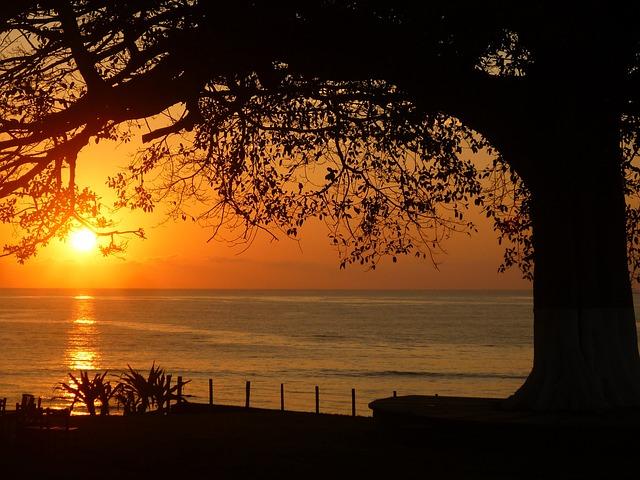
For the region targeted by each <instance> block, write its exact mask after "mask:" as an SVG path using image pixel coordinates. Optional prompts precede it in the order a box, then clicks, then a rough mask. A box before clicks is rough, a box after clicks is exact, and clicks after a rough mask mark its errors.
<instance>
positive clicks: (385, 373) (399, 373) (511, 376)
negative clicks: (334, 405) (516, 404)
mask: <svg viewBox="0 0 640 480" xmlns="http://www.w3.org/2000/svg"><path fill="white" fill-rule="evenodd" d="M320 371H321V372H322V373H323V374H324V375H335V376H341V377H426V378H498V379H503V380H524V379H525V378H527V376H526V375H524V374H518V373H499V372H424V371H423V372H420V371H411V370H379V371H355V370H331V369H322V370H320Z"/></svg>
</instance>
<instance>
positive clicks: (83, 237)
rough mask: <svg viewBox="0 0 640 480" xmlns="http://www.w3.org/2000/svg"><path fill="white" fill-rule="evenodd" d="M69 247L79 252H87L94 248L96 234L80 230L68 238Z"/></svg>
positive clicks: (85, 229) (86, 229) (87, 230)
mask: <svg viewBox="0 0 640 480" xmlns="http://www.w3.org/2000/svg"><path fill="white" fill-rule="evenodd" d="M69 240H70V242H71V247H73V249H74V250H77V251H79V252H88V251H89V250H93V249H94V248H95V247H96V243H97V241H96V234H95V233H93V232H92V231H91V230H89V229H88V228H81V229H80V230H76V231H75V232H72V233H71V235H70V236H69Z"/></svg>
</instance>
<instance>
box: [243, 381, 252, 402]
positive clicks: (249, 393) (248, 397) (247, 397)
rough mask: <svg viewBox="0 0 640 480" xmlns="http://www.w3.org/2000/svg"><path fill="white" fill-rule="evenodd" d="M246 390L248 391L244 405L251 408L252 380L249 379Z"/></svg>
mask: <svg viewBox="0 0 640 480" xmlns="http://www.w3.org/2000/svg"><path fill="white" fill-rule="evenodd" d="M246 390H247V391H246V395H245V400H244V406H245V408H249V405H250V400H251V382H250V381H249V380H247V384H246Z"/></svg>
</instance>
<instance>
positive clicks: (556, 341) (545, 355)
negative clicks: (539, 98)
mask: <svg viewBox="0 0 640 480" xmlns="http://www.w3.org/2000/svg"><path fill="white" fill-rule="evenodd" d="M587 110H588V109H585V111H583V112H582V115H587V116H588V117H587V119H586V120H585V119H584V117H583V118H582V119H580V118H578V117H579V116H580V115H574V116H571V118H568V119H567V118H566V116H564V117H565V120H564V122H565V123H564V124H562V125H558V123H556V124H555V125H554V126H553V127H552V130H551V133H550V135H551V137H552V138H551V139H550V141H549V142H548V143H545V145H546V148H545V149H544V150H542V149H541V150H540V151H541V152H544V154H545V156H544V157H542V156H541V157H540V165H539V166H540V168H539V169H538V171H539V172H540V174H539V175H538V178H536V179H535V181H534V182H533V185H530V189H531V192H532V205H531V207H532V208H531V220H532V227H533V245H534V261H535V266H534V285H533V295H534V361H533V369H532V371H531V373H530V375H529V377H528V378H527V380H526V381H525V383H524V385H522V387H520V389H519V390H518V391H517V392H516V393H515V394H514V395H513V396H512V397H511V398H510V399H509V400H508V402H507V405H508V406H511V407H514V408H525V409H534V410H544V411H560V410H566V411H593V410H603V409H607V408H616V407H632V406H634V407H638V406H640V356H639V355H638V341H637V333H636V323H635V315H634V309H633V298H632V292H631V283H630V279H629V272H628V265H627V254H626V236H625V235H626V232H625V217H624V194H623V189H622V186H623V184H622V174H621V171H620V166H619V165H620V163H619V155H620V152H619V146H618V142H619V140H618V131H617V128H616V127H617V121H616V120H615V119H614V118H612V117H611V116H610V117H609V118H607V115H600V114H597V115H596V114H594V113H593V112H592V111H590V112H587ZM558 117H563V115H562V114H561V113H559V114H558ZM590 117H591V118H590ZM592 118H598V120H593V119H592ZM576 125H577V126H578V127H579V128H576ZM546 141H547V139H545V142H546Z"/></svg>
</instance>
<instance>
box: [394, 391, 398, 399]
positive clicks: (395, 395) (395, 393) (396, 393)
mask: <svg viewBox="0 0 640 480" xmlns="http://www.w3.org/2000/svg"><path fill="white" fill-rule="evenodd" d="M397 396H398V392H396V391H395V390H394V391H393V398H396V397H397Z"/></svg>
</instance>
